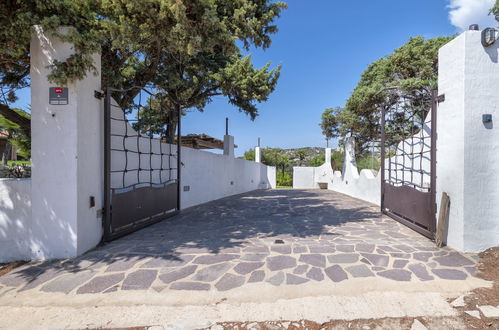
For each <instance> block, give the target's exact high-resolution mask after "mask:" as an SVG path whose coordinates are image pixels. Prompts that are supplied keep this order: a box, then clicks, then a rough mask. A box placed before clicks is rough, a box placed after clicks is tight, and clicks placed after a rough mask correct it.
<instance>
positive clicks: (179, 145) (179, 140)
mask: <svg viewBox="0 0 499 330" xmlns="http://www.w3.org/2000/svg"><path fill="white" fill-rule="evenodd" d="M181 119H182V111H181V109H180V107H178V109H177V121H178V125H177V127H178V132H177V134H178V137H177V211H180V198H181V192H182V189H180V173H181V170H182V169H181V167H182V160H181V159H180V156H181V150H182V130H181Z"/></svg>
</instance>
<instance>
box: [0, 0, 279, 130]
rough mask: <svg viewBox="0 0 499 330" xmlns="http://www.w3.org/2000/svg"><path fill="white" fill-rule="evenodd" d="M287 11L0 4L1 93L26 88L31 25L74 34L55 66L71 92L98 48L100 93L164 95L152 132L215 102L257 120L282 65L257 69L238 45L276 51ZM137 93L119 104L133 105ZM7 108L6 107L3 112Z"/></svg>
mask: <svg viewBox="0 0 499 330" xmlns="http://www.w3.org/2000/svg"><path fill="white" fill-rule="evenodd" d="M285 7H286V5H285V4H284V3H283V2H273V1H270V0H258V1H257V0H238V1H232V0H193V1H186V0H147V1H132V0H52V1H46V0H6V1H4V3H3V4H2V6H1V7H0V44H2V45H6V47H0V86H1V88H2V90H3V91H5V93H4V94H6V95H7V96H8V101H10V102H11V101H13V100H14V99H15V91H16V90H17V89H18V88H22V87H26V86H27V85H28V83H29V42H30V37H31V29H30V27H31V26H32V25H35V24H39V25H42V26H43V27H44V28H46V29H54V28H55V27H57V26H60V25H68V26H72V27H74V29H71V30H70V32H69V34H68V35H66V36H60V37H61V38H63V39H64V40H67V41H70V42H73V43H74V44H75V51H76V53H75V55H73V56H71V57H70V58H68V59H67V60H66V61H64V62H55V63H54V65H53V71H52V74H51V76H50V79H51V80H52V81H53V82H55V83H57V84H60V85H65V84H66V83H67V82H68V81H71V80H76V79H80V78H81V77H83V76H84V75H85V74H86V73H87V72H88V71H90V72H91V71H92V69H93V67H92V62H91V58H90V55H91V54H92V53H94V52H96V51H98V50H100V51H101V54H102V85H103V86H112V87H115V88H122V89H130V88H131V87H134V86H138V87H140V88H143V87H146V86H148V87H151V89H152V90H154V91H156V92H157V93H158V94H159V95H160V96H159V97H158V99H157V100H156V101H155V102H153V103H151V104H150V106H149V107H148V109H149V110H151V111H150V113H147V114H145V115H144V117H143V118H145V119H146V120H147V122H148V125H152V123H156V125H157V126H158V127H163V126H164V125H165V124H169V127H168V128H169V131H170V133H171V132H172V131H174V128H175V126H176V123H175V117H176V116H175V114H176V113H178V112H182V113H184V111H183V110H185V109H190V108H195V109H198V110H200V111H202V110H203V109H204V108H205V106H206V105H207V104H208V103H209V102H210V100H211V98H212V97H213V96H216V95H223V96H225V97H227V99H228V101H229V102H230V103H231V104H233V105H235V106H236V107H237V108H238V109H239V110H240V111H243V112H245V113H247V114H248V115H249V116H250V117H251V118H252V119H254V118H255V117H256V116H257V115H258V110H257V107H256V104H257V103H258V102H263V101H266V100H267V98H268V96H269V95H270V93H272V91H273V90H274V89H275V87H276V83H277V80H278V77H279V73H280V67H277V68H275V69H270V65H269V64H267V65H265V66H263V67H262V68H255V67H254V66H253V64H252V63H251V57H250V56H243V54H242V49H241V48H240V47H239V45H242V48H243V49H245V50H248V49H249V47H250V46H255V47H262V48H267V47H269V46H270V44H271V35H272V34H274V33H276V32H277V27H276V26H275V25H274V24H273V22H274V20H275V19H276V18H277V17H278V16H279V15H280V13H281V11H282V9H284V8H285ZM138 90H139V89H130V90H129V91H128V92H127V93H123V94H119V95H114V97H115V98H116V101H117V102H118V103H119V104H120V105H121V106H122V107H124V108H126V107H127V106H128V105H129V104H131V103H132V102H133V99H134V97H135V96H136V94H137V92H138ZM4 105H5V103H4ZM7 110H10V109H7V108H5V107H3V108H2V107H0V113H2V114H4V113H5V112H6V111H7ZM144 112H146V111H144ZM172 113H173V115H172ZM158 129H159V128H158Z"/></svg>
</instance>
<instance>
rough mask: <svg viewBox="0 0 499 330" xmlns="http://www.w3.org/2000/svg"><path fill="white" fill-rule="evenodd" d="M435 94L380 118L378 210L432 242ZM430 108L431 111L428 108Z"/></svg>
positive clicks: (385, 112)
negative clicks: (379, 195)
mask: <svg viewBox="0 0 499 330" xmlns="http://www.w3.org/2000/svg"><path fill="white" fill-rule="evenodd" d="M437 106H438V94H437V92H436V91H434V92H433V93H432V101H431V106H430V105H424V104H417V105H416V106H415V105H414V103H413V102H412V101H411V100H407V99H406V100H402V101H399V102H397V104H396V105H395V106H394V107H392V108H390V109H389V110H383V111H382V116H381V211H382V212H383V213H385V214H387V215H389V216H390V217H392V218H393V219H395V220H397V221H399V222H401V223H403V224H405V225H406V226H408V227H410V228H412V229H414V230H415V231H417V232H419V233H421V234H423V235H425V236H427V237H429V238H431V239H433V238H434V234H435V228H436V214H435V213H436V204H435V181H436V180H435V177H436V176H435V172H436V118H437ZM429 107H431V111H430V112H429V111H428V108H429Z"/></svg>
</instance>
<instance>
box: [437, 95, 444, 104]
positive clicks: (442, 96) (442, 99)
mask: <svg viewBox="0 0 499 330" xmlns="http://www.w3.org/2000/svg"><path fill="white" fill-rule="evenodd" d="M437 102H438V103H442V102H445V94H440V95H439V96H438V97H437Z"/></svg>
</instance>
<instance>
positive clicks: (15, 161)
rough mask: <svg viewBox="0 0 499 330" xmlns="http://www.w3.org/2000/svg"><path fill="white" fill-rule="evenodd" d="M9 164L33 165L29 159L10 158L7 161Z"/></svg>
mask: <svg viewBox="0 0 499 330" xmlns="http://www.w3.org/2000/svg"><path fill="white" fill-rule="evenodd" d="M7 165H9V166H12V165H24V166H31V162H30V161H29V160H9V161H7Z"/></svg>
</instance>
